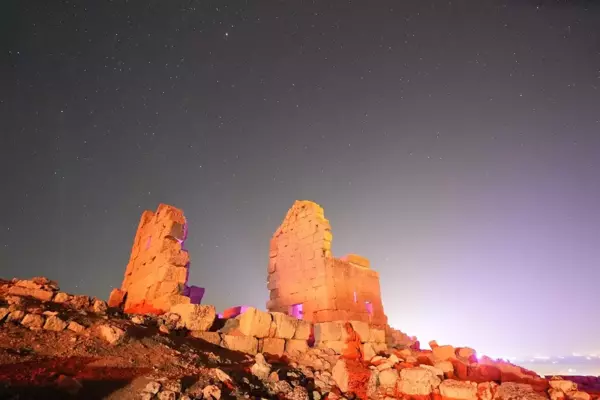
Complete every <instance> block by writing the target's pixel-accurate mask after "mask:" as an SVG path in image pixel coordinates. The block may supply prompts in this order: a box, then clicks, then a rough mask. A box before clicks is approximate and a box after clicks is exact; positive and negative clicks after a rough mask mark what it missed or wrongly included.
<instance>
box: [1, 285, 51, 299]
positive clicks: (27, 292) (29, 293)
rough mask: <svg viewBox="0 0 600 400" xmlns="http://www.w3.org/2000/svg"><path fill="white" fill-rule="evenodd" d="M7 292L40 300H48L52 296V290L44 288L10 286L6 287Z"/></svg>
mask: <svg viewBox="0 0 600 400" xmlns="http://www.w3.org/2000/svg"><path fill="white" fill-rule="evenodd" d="M8 294H11V295H14V296H23V297H33V298H34V299H38V300H40V301H50V300H52V297H53V296H54V292H52V291H50V290H44V289H36V288H32V287H23V286H12V287H11V288H10V289H8Z"/></svg>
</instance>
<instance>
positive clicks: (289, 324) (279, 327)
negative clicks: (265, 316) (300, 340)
mask: <svg viewBox="0 0 600 400" xmlns="http://www.w3.org/2000/svg"><path fill="white" fill-rule="evenodd" d="M269 314H271V318H272V321H271V332H270V334H269V336H270V337H275V338H280V339H291V338H293V337H294V335H295V334H296V327H297V326H298V320H297V319H296V318H293V317H290V316H289V315H286V314H284V313H281V312H271V313H269Z"/></svg>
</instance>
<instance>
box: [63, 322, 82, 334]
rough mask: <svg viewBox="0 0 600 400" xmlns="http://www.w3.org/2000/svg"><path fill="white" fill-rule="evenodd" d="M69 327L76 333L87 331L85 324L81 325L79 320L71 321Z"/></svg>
mask: <svg viewBox="0 0 600 400" xmlns="http://www.w3.org/2000/svg"><path fill="white" fill-rule="evenodd" d="M67 329H68V330H70V331H72V332H75V333H81V332H83V331H85V326H83V325H81V324H80V323H79V322H76V321H71V322H69V325H67Z"/></svg>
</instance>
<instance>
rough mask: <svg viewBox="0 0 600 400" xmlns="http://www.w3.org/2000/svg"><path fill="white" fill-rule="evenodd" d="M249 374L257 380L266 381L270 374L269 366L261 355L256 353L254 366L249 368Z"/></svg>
mask: <svg viewBox="0 0 600 400" xmlns="http://www.w3.org/2000/svg"><path fill="white" fill-rule="evenodd" d="M250 372H251V373H252V375H254V376H256V377H257V378H258V379H261V380H266V379H267V378H268V377H269V374H270V373H271V364H269V363H267V361H266V360H265V356H263V355H262V353H258V354H257V355H256V356H255V357H254V364H253V365H252V367H250Z"/></svg>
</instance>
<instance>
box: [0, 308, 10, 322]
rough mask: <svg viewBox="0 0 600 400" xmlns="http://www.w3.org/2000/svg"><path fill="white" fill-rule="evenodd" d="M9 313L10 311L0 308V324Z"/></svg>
mask: <svg viewBox="0 0 600 400" xmlns="http://www.w3.org/2000/svg"><path fill="white" fill-rule="evenodd" d="M9 313H10V311H9V310H8V308H6V307H0V322H2V320H3V319H4V318H6V316H7V315H8V314H9Z"/></svg>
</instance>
